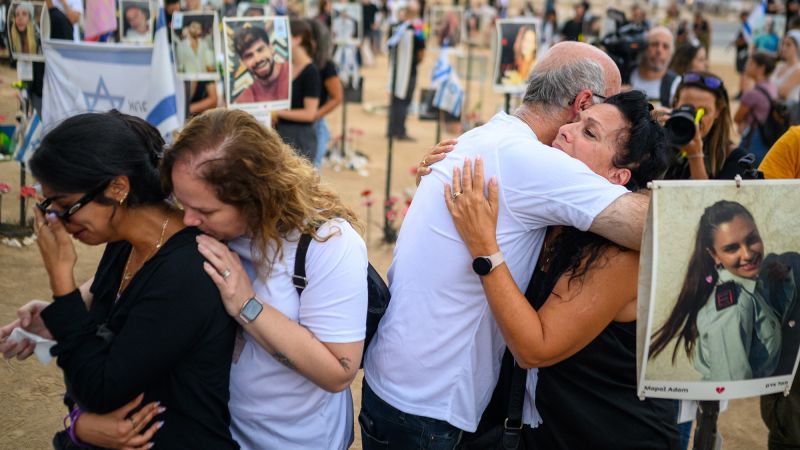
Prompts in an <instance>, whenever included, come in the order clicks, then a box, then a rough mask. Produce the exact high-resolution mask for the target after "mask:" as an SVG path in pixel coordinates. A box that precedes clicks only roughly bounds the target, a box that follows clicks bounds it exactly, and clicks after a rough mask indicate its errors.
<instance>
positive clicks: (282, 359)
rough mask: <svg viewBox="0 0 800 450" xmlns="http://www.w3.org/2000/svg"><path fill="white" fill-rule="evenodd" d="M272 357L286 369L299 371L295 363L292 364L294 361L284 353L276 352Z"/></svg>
mask: <svg viewBox="0 0 800 450" xmlns="http://www.w3.org/2000/svg"><path fill="white" fill-rule="evenodd" d="M272 357H273V358H275V360H276V361H278V362H279V363H281V364H283V365H284V366H286V367H288V368H290V369H292V370H297V368H296V367H295V366H294V363H293V362H292V360H291V359H289V358H288V357H287V356H286V355H284V354H283V353H281V352H275V353H273V354H272Z"/></svg>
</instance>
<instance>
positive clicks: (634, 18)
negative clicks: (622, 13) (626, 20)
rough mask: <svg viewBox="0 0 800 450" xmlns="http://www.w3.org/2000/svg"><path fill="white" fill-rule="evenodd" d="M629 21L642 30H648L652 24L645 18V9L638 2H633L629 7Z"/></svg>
mask: <svg viewBox="0 0 800 450" xmlns="http://www.w3.org/2000/svg"><path fill="white" fill-rule="evenodd" d="M631 22H633V23H635V24H636V25H638V26H640V27H642V29H644V30H649V29H650V28H651V27H652V26H653V25H652V24H651V23H650V20H648V19H647V11H646V10H645V9H644V8H642V7H641V6H639V5H638V4H634V5H633V6H632V7H631Z"/></svg>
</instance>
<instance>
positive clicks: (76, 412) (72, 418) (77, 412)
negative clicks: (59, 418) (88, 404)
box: [64, 405, 91, 448]
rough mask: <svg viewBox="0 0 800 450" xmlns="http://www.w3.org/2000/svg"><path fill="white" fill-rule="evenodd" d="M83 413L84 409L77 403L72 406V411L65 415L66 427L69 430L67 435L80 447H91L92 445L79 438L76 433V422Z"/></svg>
mask: <svg viewBox="0 0 800 450" xmlns="http://www.w3.org/2000/svg"><path fill="white" fill-rule="evenodd" d="M81 414H83V410H82V409H81V407H80V406H77V405H75V407H74V408H72V411H70V413H69V414H67V415H66V417H64V429H65V430H66V431H67V435H68V436H69V439H70V440H71V441H72V443H73V444H75V445H77V446H78V447H80V448H91V447H90V446H88V445H86V444H84V443H83V442H81V440H80V439H78V435H76V434H75V424H76V423H77V422H78V418H79V417H80V416H81ZM67 418H69V426H67Z"/></svg>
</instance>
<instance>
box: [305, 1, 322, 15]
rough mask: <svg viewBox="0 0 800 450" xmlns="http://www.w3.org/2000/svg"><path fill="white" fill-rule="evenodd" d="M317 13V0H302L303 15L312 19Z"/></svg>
mask: <svg viewBox="0 0 800 450" xmlns="http://www.w3.org/2000/svg"><path fill="white" fill-rule="evenodd" d="M319 13H320V11H319V0H303V16H305V17H308V18H310V19H313V18H315V17H317V16H318V15H319Z"/></svg>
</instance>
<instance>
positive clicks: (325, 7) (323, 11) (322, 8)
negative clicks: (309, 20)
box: [317, 0, 333, 30]
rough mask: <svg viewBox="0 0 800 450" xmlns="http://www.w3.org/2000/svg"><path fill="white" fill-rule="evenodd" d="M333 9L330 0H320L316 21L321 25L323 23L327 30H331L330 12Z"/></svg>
mask: <svg viewBox="0 0 800 450" xmlns="http://www.w3.org/2000/svg"><path fill="white" fill-rule="evenodd" d="M332 8H333V3H332V0H320V1H319V13H318V14H317V20H318V21H320V22H321V23H324V24H325V26H326V27H328V29H329V30H330V29H331V20H332V17H331V11H332Z"/></svg>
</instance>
